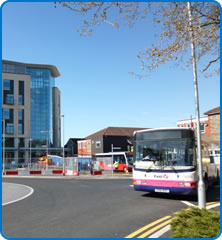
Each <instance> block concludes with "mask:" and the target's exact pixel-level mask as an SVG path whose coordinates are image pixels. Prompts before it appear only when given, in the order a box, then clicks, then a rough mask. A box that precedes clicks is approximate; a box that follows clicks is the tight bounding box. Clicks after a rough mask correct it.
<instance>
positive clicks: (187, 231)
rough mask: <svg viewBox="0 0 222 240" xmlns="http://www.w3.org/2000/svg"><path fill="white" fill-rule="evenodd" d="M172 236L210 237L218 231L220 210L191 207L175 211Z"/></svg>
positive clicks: (214, 235)
mask: <svg viewBox="0 0 222 240" xmlns="http://www.w3.org/2000/svg"><path fill="white" fill-rule="evenodd" d="M171 230H172V231H173V235H172V236H171V237H173V238H212V237H216V236H217V235H218V234H219V232H220V212H218V211H210V210H206V209H199V208H196V207H192V208H189V209H184V210H180V211H178V212H177V213H175V217H174V219H173V220H172V222H171Z"/></svg>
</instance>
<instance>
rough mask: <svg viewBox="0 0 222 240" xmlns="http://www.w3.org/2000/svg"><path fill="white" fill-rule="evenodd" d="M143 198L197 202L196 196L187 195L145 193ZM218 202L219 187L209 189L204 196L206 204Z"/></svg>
mask: <svg viewBox="0 0 222 240" xmlns="http://www.w3.org/2000/svg"><path fill="white" fill-rule="evenodd" d="M142 196H143V197H149V198H161V199H172V200H179V201H189V202H197V201H198V199H197V196H195V195H193V196H189V195H169V194H167V193H145V194H143V195H142ZM219 201H220V185H216V186H211V187H209V189H208V191H207V194H206V202H219Z"/></svg>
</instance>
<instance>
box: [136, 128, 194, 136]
mask: <svg viewBox="0 0 222 240" xmlns="http://www.w3.org/2000/svg"><path fill="white" fill-rule="evenodd" d="M162 130H192V128H189V127H167V128H151V129H144V130H138V131H135V132H134V133H133V136H134V135H135V134H136V133H141V132H152V131H153V132H154V131H162Z"/></svg>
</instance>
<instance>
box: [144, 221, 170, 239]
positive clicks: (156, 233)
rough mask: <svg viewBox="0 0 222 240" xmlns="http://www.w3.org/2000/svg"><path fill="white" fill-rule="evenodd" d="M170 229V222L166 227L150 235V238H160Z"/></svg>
mask: <svg viewBox="0 0 222 240" xmlns="http://www.w3.org/2000/svg"><path fill="white" fill-rule="evenodd" d="M169 230H170V224H169V225H166V227H164V228H162V229H160V230H159V231H158V232H155V233H154V234H152V235H150V236H149V237H148V238H159V237H160V236H162V235H163V234H164V233H166V232H168V231H169Z"/></svg>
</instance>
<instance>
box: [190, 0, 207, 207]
mask: <svg viewBox="0 0 222 240" xmlns="http://www.w3.org/2000/svg"><path fill="white" fill-rule="evenodd" d="M187 9H188V15H189V27H190V29H189V32H190V39H191V55H192V63H193V82H194V95H195V108H196V119H197V150H198V157H199V180H198V207H199V208H200V209H202V208H206V192H205V183H204V180H203V163H202V156H201V155H202V154H201V133H200V111H199V96H198V82H197V68H196V54H195V36H194V32H193V26H192V21H193V17H192V13H191V3H190V2H187Z"/></svg>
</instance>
